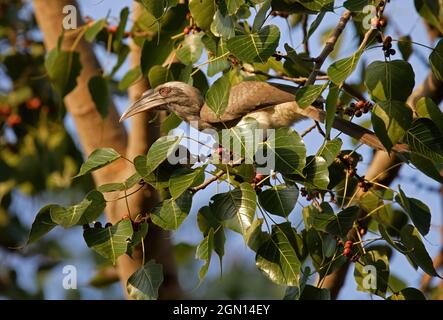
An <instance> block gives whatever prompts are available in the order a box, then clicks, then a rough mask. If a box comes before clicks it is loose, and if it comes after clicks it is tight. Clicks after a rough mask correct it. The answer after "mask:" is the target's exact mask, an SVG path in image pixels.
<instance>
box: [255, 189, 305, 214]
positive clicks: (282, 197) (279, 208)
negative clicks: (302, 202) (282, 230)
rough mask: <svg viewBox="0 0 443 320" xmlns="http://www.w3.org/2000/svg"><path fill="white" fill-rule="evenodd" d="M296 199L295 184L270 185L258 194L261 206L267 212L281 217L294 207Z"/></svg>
mask: <svg viewBox="0 0 443 320" xmlns="http://www.w3.org/2000/svg"><path fill="white" fill-rule="evenodd" d="M297 199H298V188H297V186H296V185H293V186H286V185H278V186H272V188H271V189H267V190H265V191H263V192H261V193H260V194H259V195H258V200H259V201H260V204H261V206H262V207H263V208H264V209H265V210H266V211H268V212H270V213H272V214H276V215H278V216H281V217H287V216H288V215H289V214H290V213H291V212H292V210H293V209H294V207H295V204H296V203H297Z"/></svg>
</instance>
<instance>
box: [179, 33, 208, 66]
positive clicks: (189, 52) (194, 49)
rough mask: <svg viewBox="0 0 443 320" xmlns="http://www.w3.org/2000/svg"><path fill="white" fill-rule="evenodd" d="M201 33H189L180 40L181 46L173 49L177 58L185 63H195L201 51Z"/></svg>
mask: <svg viewBox="0 0 443 320" xmlns="http://www.w3.org/2000/svg"><path fill="white" fill-rule="evenodd" d="M201 39H202V35H201V34H191V35H189V36H187V37H186V38H185V40H184V41H183V42H182V46H181V47H180V48H178V49H177V50H176V51H175V54H176V55H177V58H178V59H179V60H180V61H181V62H183V63H184V64H185V65H188V64H194V63H196V62H197V61H198V60H199V59H200V57H201V55H202V52H203V42H202V40H201Z"/></svg>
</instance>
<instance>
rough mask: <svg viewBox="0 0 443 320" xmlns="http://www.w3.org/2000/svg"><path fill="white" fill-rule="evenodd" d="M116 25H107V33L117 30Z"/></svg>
mask: <svg viewBox="0 0 443 320" xmlns="http://www.w3.org/2000/svg"><path fill="white" fill-rule="evenodd" d="M117 29H118V27H117V26H109V27H108V32H109V33H116V32H117Z"/></svg>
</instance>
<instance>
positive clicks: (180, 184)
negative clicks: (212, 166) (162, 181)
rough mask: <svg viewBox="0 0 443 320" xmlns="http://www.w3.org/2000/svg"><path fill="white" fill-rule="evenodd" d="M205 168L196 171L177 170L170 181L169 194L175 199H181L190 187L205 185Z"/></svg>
mask: <svg viewBox="0 0 443 320" xmlns="http://www.w3.org/2000/svg"><path fill="white" fill-rule="evenodd" d="M204 169H205V167H200V168H197V169H195V170H192V169H187V168H182V169H178V170H176V171H175V172H174V173H173V174H172V176H171V179H169V192H170V193H171V197H172V198H173V199H177V198H178V197H180V196H181V195H182V194H183V192H185V191H186V190H187V189H189V188H190V187H192V186H194V185H196V184H200V183H203V180H204V179H205V172H204Z"/></svg>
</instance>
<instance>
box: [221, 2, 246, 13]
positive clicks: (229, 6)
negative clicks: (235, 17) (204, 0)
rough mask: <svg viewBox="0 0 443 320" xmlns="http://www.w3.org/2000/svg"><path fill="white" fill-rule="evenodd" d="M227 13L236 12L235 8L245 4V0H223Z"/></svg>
mask: <svg viewBox="0 0 443 320" xmlns="http://www.w3.org/2000/svg"><path fill="white" fill-rule="evenodd" d="M225 3H226V7H227V9H228V13H229V14H231V15H232V14H236V13H237V10H238V9H240V7H241V6H242V5H244V4H245V0H225Z"/></svg>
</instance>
